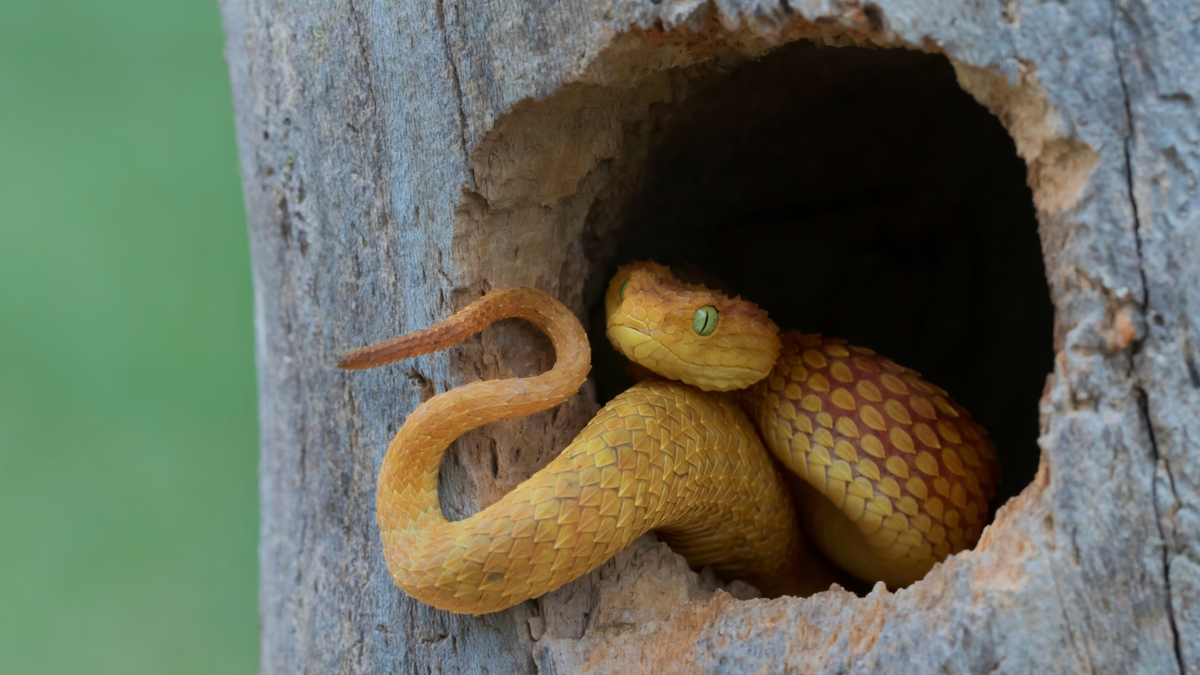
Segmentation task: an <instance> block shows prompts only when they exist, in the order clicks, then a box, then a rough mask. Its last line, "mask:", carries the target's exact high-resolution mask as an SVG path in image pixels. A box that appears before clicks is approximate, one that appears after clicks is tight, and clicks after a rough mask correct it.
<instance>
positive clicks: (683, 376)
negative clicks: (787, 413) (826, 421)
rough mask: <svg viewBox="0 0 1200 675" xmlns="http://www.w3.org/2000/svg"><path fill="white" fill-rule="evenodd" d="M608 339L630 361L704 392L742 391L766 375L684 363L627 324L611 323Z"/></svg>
mask: <svg viewBox="0 0 1200 675" xmlns="http://www.w3.org/2000/svg"><path fill="white" fill-rule="evenodd" d="M608 339H609V340H610V341H611V342H612V343H613V345H614V346H616V348H617V351H619V352H621V353H622V354H623V355H624V356H625V357H626V358H628V359H629V360H630V361H633V362H634V363H637V364H639V365H641V366H644V367H646V368H649V369H650V370H652V371H654V372H655V373H657V374H659V375H662V376H663V377H667V378H671V379H676V380H680V381H681V382H684V383H685V384H690V385H692V386H695V387H699V388H700V389H703V390H705V391H731V390H734V389H743V388H745V387H748V386H750V385H751V384H754V383H755V382H757V381H758V380H760V379H762V378H763V377H765V376H766V374H767V373H766V372H765V371H763V370H761V369H756V368H750V367H746V366H738V365H709V364H705V363H693V362H690V361H687V360H686V359H684V358H682V357H681V356H680V355H679V354H677V353H675V352H674V351H672V350H671V349H670V348H669V347H668V346H667V345H665V344H663V343H662V342H661V341H659V340H657V339H655V338H654V336H653V335H649V334H647V332H646V331H643V330H638V329H637V328H635V327H633V326H629V325H622V324H610V325H609V326H608Z"/></svg>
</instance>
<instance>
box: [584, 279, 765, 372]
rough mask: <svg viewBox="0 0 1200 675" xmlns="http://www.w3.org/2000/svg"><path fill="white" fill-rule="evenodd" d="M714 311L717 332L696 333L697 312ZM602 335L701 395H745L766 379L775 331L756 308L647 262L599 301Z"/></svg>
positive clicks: (615, 282) (613, 285) (629, 355)
mask: <svg viewBox="0 0 1200 675" xmlns="http://www.w3.org/2000/svg"><path fill="white" fill-rule="evenodd" d="M706 307H711V308H713V309H715V311H716V312H717V317H718V321H717V325H716V328H715V330H712V331H711V332H710V333H708V334H705V335H700V334H698V333H697V331H696V329H695V327H694V318H695V315H696V312H697V310H700V309H701V308H706ZM605 308H606V310H607V313H608V331H607V332H608V337H609V340H610V341H611V342H612V343H613V344H614V345H615V346H616V348H617V349H618V350H619V351H620V352H621V353H622V354H624V355H625V356H626V357H627V358H629V359H630V360H631V361H633V362H635V363H637V364H639V365H642V366H644V367H646V368H648V369H650V370H652V371H654V372H655V373H657V374H659V375H662V376H663V377H667V378H669V379H674V380H679V381H681V382H685V383H687V384H690V385H693V386H695V387H699V388H700V389H704V390H706V391H731V390H734V389H744V388H746V387H749V386H751V385H753V384H754V383H755V382H758V381H759V380H761V379H762V378H764V377H766V376H767V374H769V373H770V371H771V368H772V367H774V365H775V359H776V358H777V357H778V354H779V349H780V341H779V336H778V333H779V328H778V327H777V326H776V325H775V323H774V322H773V321H771V319H770V318H769V317H768V316H767V313H766V312H765V311H763V310H761V309H759V307H758V305H755V304H754V303H751V302H746V301H744V300H742V299H741V298H740V297H733V298H730V297H728V296H726V295H724V294H722V293H720V292H717V291H713V290H711V289H709V288H706V287H705V286H702V285H698V284H687V283H683V282H681V281H679V280H678V279H676V278H675V277H674V276H673V275H672V274H671V271H670V270H669V269H668V268H667V267H664V266H662V265H658V264H655V263H654V262H652V261H648V260H647V261H642V262H637V263H633V264H631V265H627V266H625V267H623V268H621V269H620V270H618V271H617V274H616V276H614V277H613V281H612V282H611V283H610V284H609V288H608V294H607V295H606V296H605Z"/></svg>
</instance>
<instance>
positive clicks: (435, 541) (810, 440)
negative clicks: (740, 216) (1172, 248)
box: [339, 261, 998, 614]
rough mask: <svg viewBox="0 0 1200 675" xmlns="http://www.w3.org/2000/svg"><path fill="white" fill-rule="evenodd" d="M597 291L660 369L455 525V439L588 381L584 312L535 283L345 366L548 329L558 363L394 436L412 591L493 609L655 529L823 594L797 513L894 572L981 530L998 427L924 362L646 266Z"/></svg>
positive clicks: (396, 525)
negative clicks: (785, 328)
mask: <svg viewBox="0 0 1200 675" xmlns="http://www.w3.org/2000/svg"><path fill="white" fill-rule="evenodd" d="M605 304H606V309H607V315H608V326H607V328H608V335H609V339H610V340H611V341H612V342H613V344H614V345H615V346H616V347H617V349H618V350H619V351H621V352H622V353H623V354H624V355H625V356H627V357H628V358H630V359H631V360H633V361H634V362H635V363H637V364H639V365H641V366H643V367H645V368H648V369H649V370H651V371H653V372H654V373H657V374H658V375H660V376H662V377H665V378H669V379H665V380H663V379H651V380H647V381H643V382H641V383H639V384H636V385H634V386H633V387H631V388H630V389H628V390H626V391H625V392H624V393H622V394H620V395H619V396H617V397H616V398H614V399H613V400H612V401H610V402H609V403H608V404H607V405H605V406H604V408H603V409H602V410H600V412H599V413H597V415H596V416H595V417H594V418H593V419H592V421H591V422H590V423H589V424H588V425H587V426H586V427H585V428H584V429H583V431H581V432H580V433H579V435H578V436H577V437H576V438H575V440H574V441H572V442H571V444H570V445H568V446H567V448H566V449H564V450H563V452H562V453H561V454H560V455H559V456H558V457H557V458H556V459H554V460H553V461H552V462H551V463H550V464H549V465H548V466H546V467H545V468H544V469H542V470H541V471H539V472H538V473H537V474H535V475H534V476H533V477H531V478H530V479H529V480H527V481H525V482H524V483H522V484H521V485H519V486H518V487H517V488H516V489H515V490H513V491H512V492H511V493H509V494H508V495H506V496H505V497H503V498H502V499H500V500H499V501H498V502H496V503H494V504H492V505H491V506H488V507H487V508H485V509H483V510H482V511H480V512H478V513H476V514H475V515H473V516H471V517H469V518H467V519H465V520H462V521H458V522H449V521H447V520H446V519H445V517H444V516H443V515H442V511H441V506H440V504H439V501H438V494H437V482H438V467H439V464H440V461H441V457H442V454H443V452H444V451H445V449H446V448H447V447H448V446H449V445H450V443H451V442H453V441H454V439H456V438H458V436H460V435H462V434H463V433H465V432H466V431H469V430H471V429H474V428H476V427H479V426H482V425H484V424H487V423H488V422H493V421H496V420H500V419H512V418H516V417H521V416H524V415H528V414H532V413H534V412H539V411H542V410H546V409H548V408H550V407H553V406H555V405H558V404H559V403H561V402H563V401H564V400H566V399H567V398H569V397H570V396H571V395H573V394H574V393H575V392H576V391H577V390H578V389H579V387H580V386H581V385H582V384H583V382H584V379H585V378H586V376H587V373H588V371H589V369H590V350H589V348H588V344H587V337H586V335H585V334H584V332H583V329H582V327H581V326H580V325H579V322H578V320H577V319H576V318H575V316H574V315H573V314H571V312H570V311H569V310H567V309H566V308H565V307H563V306H562V305H561V304H560V303H558V302H557V301H555V300H554V299H552V298H551V297H550V296H548V295H546V294H545V293H542V292H541V291H537V290H535V289H529V288H506V289H501V290H498V291H494V292H492V293H489V294H487V295H485V296H484V297H483V298H480V299H479V300H477V301H476V302H474V303H472V304H471V305H470V306H468V307H467V308H466V309H464V310H462V311H461V312H459V313H457V314H455V315H454V316H452V317H450V318H449V319H446V320H445V321H442V322H441V323H439V324H437V325H435V326H433V327H431V328H428V329H425V330H422V331H417V332H415V333H410V334H408V335H405V336H402V337H399V338H396V339H394V340H391V341H389V342H385V343H381V344H379V345H375V346H372V347H365V348H363V349H359V350H356V351H354V352H351V353H349V354H347V356H346V358H344V359H343V360H342V362H341V363H340V364H339V365H340V366H341V367H343V368H351V369H358V368H370V367H374V366H378V365H383V364H385V363H391V362H393V361H397V360H400V359H403V358H409V357H412V356H417V355H420V354H425V353H429V352H432V351H436V350H439V349H443V348H445V347H448V346H450V345H453V344H455V343H457V342H460V341H462V340H463V339H466V338H467V337H469V336H471V335H473V334H474V333H477V332H479V331H480V330H482V329H483V328H484V327H485V326H487V325H489V324H491V323H494V322H495V321H498V320H500V319H503V318H510V317H520V318H524V319H527V320H529V321H531V322H532V323H534V324H535V325H537V326H538V327H539V328H541V329H542V330H543V331H545V332H546V333H547V334H548V335H549V336H550V338H551V341H552V342H553V344H554V349H555V352H556V355H557V358H556V362H555V365H554V367H553V368H552V369H551V370H549V371H547V372H546V373H543V374H541V375H538V376H536V377H529V378H515V379H508V380H499V381H486V382H474V383H471V384H468V385H465V386H463V387H459V388H456V389H453V390H451V391H448V392H446V393H443V394H440V395H438V396H435V397H433V398H432V399H430V400H428V401H426V402H425V403H423V404H421V405H420V406H419V407H418V408H417V409H416V411H414V412H413V413H412V415H410V416H409V418H408V420H407V421H406V422H405V424H404V426H403V427H402V428H401V429H400V431H399V432H398V433H397V434H396V437H395V438H394V439H393V441H392V443H391V445H390V446H389V447H388V450H387V454H386V456H385V457H384V461H383V466H382V468H381V470H380V473H379V481H378V496H377V519H378V522H379V528H380V531H381V534H382V538H383V549H384V555H385V557H386V559H387V565H388V570H389V572H390V573H391V575H392V578H393V579H394V580H395V582H396V584H397V585H398V586H400V588H401V589H403V590H404V592H405V593H407V594H408V595H410V596H412V597H414V598H416V599H417V600H420V601H421V602H425V603H428V604H430V605H433V606H435V607H438V608H441V609H446V610H450V611H453V612H461V613H468V614H483V613H487V612H494V611H497V610H501V609H504V608H507V607H510V606H512V605H514V604H517V603H519V602H521V601H523V600H527V599H529V598H533V597H537V596H539V595H541V594H543V593H546V592H548V591H551V590H554V589H555V588H558V587H559V586H561V585H562V584H564V583H566V582H568V581H571V580H573V579H575V578H578V577H580V576H582V575H583V574H586V573H587V572H588V571H590V570H591V569H593V568H595V567H596V566H597V565H599V564H600V563H602V562H604V561H605V560H607V559H608V558H610V557H612V556H613V555H614V554H615V553H616V552H617V551H619V550H620V549H622V548H623V547H625V546H626V545H628V544H629V543H630V542H632V541H633V540H634V539H636V538H637V537H638V536H641V535H642V534H643V533H645V532H647V531H649V530H656V531H657V532H658V533H659V534H660V536H661V537H662V538H663V539H664V540H665V541H667V543H669V544H670V545H671V546H672V548H674V549H675V550H676V551H678V552H679V553H680V554H682V555H683V556H684V557H685V558H686V559H687V560H688V562H689V563H690V564H691V565H693V566H702V565H711V566H713V568H714V569H715V570H716V571H717V572H718V573H720V574H722V575H726V576H733V577H738V578H742V579H745V580H747V581H749V582H750V583H753V584H755V585H757V586H758V587H759V588H761V589H763V590H764V591H766V592H768V593H773V594H779V593H810V592H814V591H816V590H819V589H820V587H821V584H822V583H825V584H826V585H827V581H824V582H823V580H822V577H821V576H820V575H819V574H817V573H816V572H813V571H811V569H812V568H811V563H810V562H809V561H810V560H811V559H810V558H809V556H808V554H807V553H806V550H805V547H806V543H805V539H804V537H803V535H802V534H801V532H800V529H799V527H798V525H797V513H799V515H800V518H801V520H802V521H803V522H804V529H805V530H806V531H807V532H808V534H809V536H810V537H811V538H812V540H813V541H814V542H815V543H816V545H817V547H818V548H820V549H821V550H822V551H823V552H824V553H825V554H826V555H827V556H828V557H829V558H830V559H831V560H833V561H834V562H836V563H837V564H838V565H840V566H841V567H842V568H844V569H845V570H847V571H848V572H850V573H851V574H853V575H854V576H856V577H859V578H861V579H863V580H866V581H871V582H874V581H884V582H886V583H887V584H888V585H890V586H899V585H904V584H906V583H910V582H912V581H914V580H915V579H918V578H920V577H921V576H923V575H924V574H925V573H926V572H927V571H928V570H929V568H930V567H932V565H933V564H934V563H935V562H937V561H939V560H942V559H944V558H945V557H946V556H947V555H949V554H951V553H954V552H956V551H959V550H962V549H964V548H966V547H968V546H971V545H973V544H974V542H975V541H976V540H977V539H978V537H979V535H980V532H981V530H982V527H983V524H984V522H985V520H986V518H987V512H988V502H989V500H990V499H991V497H992V495H993V493H994V486H995V483H996V481H997V479H998V469H997V465H996V462H995V457H994V455H993V453H992V449H991V444H990V442H988V440H987V439H986V432H985V431H984V430H983V429H982V428H981V427H979V425H978V424H976V423H975V422H974V421H973V420H972V419H971V416H970V415H969V414H968V413H967V412H966V411H965V410H964V409H962V408H961V407H959V406H958V405H957V404H956V403H954V402H953V401H952V400H950V399H949V397H948V396H947V395H946V392H944V391H942V390H941V389H939V388H937V387H935V386H933V385H931V384H929V383H927V382H925V381H923V380H922V379H920V376H919V374H917V373H916V372H914V371H911V370H908V369H905V368H903V367H901V366H898V365H896V364H895V363H893V362H892V361H890V360H888V359H885V358H882V357H880V356H878V355H876V354H875V353H874V352H872V351H870V350H868V349H863V348H860V347H853V346H848V345H846V344H845V342H844V341H842V340H832V339H827V338H822V337H821V336H820V335H812V334H801V333H796V332H786V333H783V334H782V335H780V334H779V332H778V329H777V328H776V326H775V325H774V323H772V322H771V321H770V319H768V318H767V315H766V313H765V312H763V311H762V310H760V309H759V308H758V307H757V306H756V305H753V304H752V303H748V302H745V301H743V300H741V299H739V298H736V297H735V298H728V297H726V296H725V295H723V294H721V293H718V292H715V291H712V290H709V289H707V288H705V287H703V286H698V285H691V284H685V283H682V282H680V281H678V280H676V279H675V278H674V277H673V276H672V275H671V273H670V271H669V270H668V269H667V268H665V267H662V266H659V265H656V264H654V263H652V262H649V261H647V262H642V263H634V264H632V265H628V266H626V267H624V268H622V269H621V270H619V271H618V273H617V275H616V276H615V277H614V278H613V280H612V282H611V283H610V285H609V288H608V292H607V294H606V296H605ZM722 392H728V393H722ZM751 419H753V420H754V422H751ZM764 442H765V445H766V447H767V448H769V450H770V453H771V454H773V455H774V457H775V458H776V459H778V460H779V462H780V463H781V464H782V465H783V466H784V467H786V468H787V469H788V470H790V471H791V472H793V473H794V474H795V475H796V476H797V477H799V478H801V479H803V480H802V481H794V482H795V483H797V484H798V487H797V489H796V499H797V501H798V502H799V503H800V506H801V508H800V509H799V511H797V510H796V509H795V508H794V507H793V501H792V497H791V494H790V492H789V488H788V484H787V480H786V479H785V477H784V476H783V475H782V474H781V472H780V471H779V469H777V468H776V465H775V464H774V463H773V462H772V461H771V459H770V457H769V456H768V453H767V451H766V450H764V447H763V445H764Z"/></svg>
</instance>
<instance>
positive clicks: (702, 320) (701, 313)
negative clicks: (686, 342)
mask: <svg viewBox="0 0 1200 675" xmlns="http://www.w3.org/2000/svg"><path fill="white" fill-rule="evenodd" d="M716 329H717V308H716V307H713V306H712V305H705V306H704V307H701V308H700V309H698V310H696V315H695V316H693V317H692V330H694V331H696V334H697V335H712V332H713V331H714V330H716Z"/></svg>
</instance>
